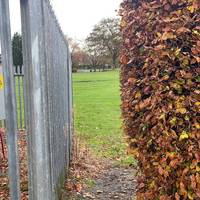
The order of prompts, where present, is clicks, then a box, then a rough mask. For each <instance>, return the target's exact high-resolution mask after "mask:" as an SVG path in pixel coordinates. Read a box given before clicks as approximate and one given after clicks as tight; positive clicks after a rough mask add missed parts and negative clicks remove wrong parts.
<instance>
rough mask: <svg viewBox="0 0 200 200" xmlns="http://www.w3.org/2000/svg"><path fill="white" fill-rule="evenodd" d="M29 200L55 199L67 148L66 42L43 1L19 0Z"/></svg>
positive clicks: (68, 86) (68, 75)
mask: <svg viewBox="0 0 200 200" xmlns="http://www.w3.org/2000/svg"><path fill="white" fill-rule="evenodd" d="M21 15H22V17H21V20H22V37H23V52H24V73H25V79H24V83H25V94H26V95H25V102H26V103H25V108H26V109H25V110H26V111H25V113H26V114H25V117H26V127H27V134H28V154H29V199H30V200H54V199H58V198H59V191H60V188H61V186H62V184H63V181H64V177H65V171H66V167H68V165H69V159H70V152H71V146H72V142H71V141H72V139H71V138H72V131H73V129H72V121H73V120H72V85H71V81H72V80H71V61H70V52H69V48H68V44H67V42H66V40H65V37H64V35H63V33H62V31H61V28H60V26H59V24H58V22H57V20H56V17H55V14H54V12H53V10H52V8H51V5H50V3H49V1H48V0H21Z"/></svg>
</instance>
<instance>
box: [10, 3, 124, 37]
mask: <svg viewBox="0 0 200 200" xmlns="http://www.w3.org/2000/svg"><path fill="white" fill-rule="evenodd" d="M9 1H10V13H11V29H12V33H14V32H16V31H18V32H20V12H19V0H9ZM51 1H52V4H53V8H54V10H55V13H56V15H57V18H58V21H59V22H60V25H61V27H62V29H63V32H64V34H66V35H68V36H69V37H72V38H76V39H84V38H85V37H86V36H87V35H88V34H89V33H90V31H91V30H92V28H93V26H94V25H95V24H96V23H98V22H99V21H100V20H101V19H102V18H105V17H115V16H117V12H116V10H117V9H118V8H119V4H120V3H121V2H122V0H51Z"/></svg>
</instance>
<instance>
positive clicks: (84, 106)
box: [73, 71, 132, 162]
mask: <svg viewBox="0 0 200 200" xmlns="http://www.w3.org/2000/svg"><path fill="white" fill-rule="evenodd" d="M73 87H74V109H75V129H76V132H77V134H78V136H79V138H80V139H81V141H82V142H84V143H86V144H87V145H88V146H89V147H90V149H91V150H92V151H93V152H94V153H95V154H96V155H99V156H103V157H107V158H114V159H115V158H118V160H122V162H130V159H131V158H127V156H125V148H126V147H125V143H124V139H123V134H122V130H121V119H120V88H119V71H111V72H96V73H76V74H73ZM124 158H125V159H124ZM131 161H132V159H131Z"/></svg>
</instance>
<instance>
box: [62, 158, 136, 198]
mask: <svg viewBox="0 0 200 200" xmlns="http://www.w3.org/2000/svg"><path fill="white" fill-rule="evenodd" d="M87 159H88V158H87ZM82 161H83V160H82ZM84 162H85V160H84ZM95 163H96V161H95V162H93V161H91V163H90V159H88V160H87V163H86V164H80V163H79V164H78V167H79V169H78V170H75V171H76V172H75V171H73V172H72V174H71V177H70V181H69V182H68V183H67V184H66V188H67V189H68V191H67V190H65V191H64V193H63V197H62V200H90V199H96V200H115V199H116V200H133V199H134V195H135V190H136V175H135V174H136V170H135V169H134V168H133V167H125V166H119V165H116V164H115V163H114V162H113V161H103V162H102V161H101V163H97V164H96V165H95ZM73 170H74V169H73ZM80 170H82V172H80ZM77 171H79V173H78V174H79V175H78V176H77V174H76V173H77ZM74 174H76V175H74ZM80 174H82V175H80ZM83 174H84V175H83ZM80 176H83V177H80ZM77 177H78V178H77ZM78 179H79V180H78ZM84 183H86V184H84Z"/></svg>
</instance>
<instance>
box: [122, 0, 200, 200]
mask: <svg viewBox="0 0 200 200" xmlns="http://www.w3.org/2000/svg"><path fill="white" fill-rule="evenodd" d="M120 15H121V16H122V20H121V32H122V35H123V47H122V50H121V63H122V67H121V99H122V106H121V107H122V116H123V119H124V130H125V133H126V134H127V136H128V142H129V151H130V152H131V153H132V154H133V155H134V156H135V157H136V158H137V159H138V163H139V166H140V168H141V177H140V178H139V180H138V181H139V183H138V193H137V198H138V200H146V199H147V200H148V199H152V200H156V199H160V200H171V199H175V200H184V199H194V200H197V199H200V0H124V1H123V3H122V4H121V9H120Z"/></svg>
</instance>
